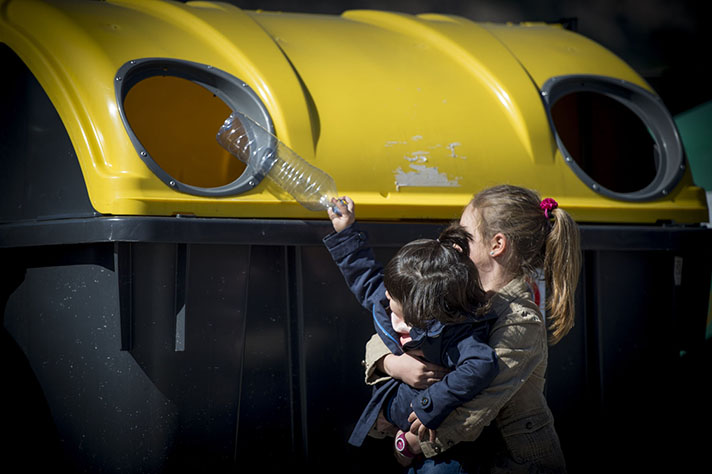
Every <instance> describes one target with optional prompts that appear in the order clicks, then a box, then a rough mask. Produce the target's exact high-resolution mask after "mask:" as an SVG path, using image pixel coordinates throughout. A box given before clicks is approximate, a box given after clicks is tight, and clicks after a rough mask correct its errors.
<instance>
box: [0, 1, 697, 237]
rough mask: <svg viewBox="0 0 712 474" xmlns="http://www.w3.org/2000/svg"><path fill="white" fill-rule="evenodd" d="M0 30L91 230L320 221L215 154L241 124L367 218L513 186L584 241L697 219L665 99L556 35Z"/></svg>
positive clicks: (75, 17) (103, 5)
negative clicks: (68, 168) (224, 221)
mask: <svg viewBox="0 0 712 474" xmlns="http://www.w3.org/2000/svg"><path fill="white" fill-rule="evenodd" d="M1 11H2V18H0V42H1V43H2V50H3V53H2V54H3V58H4V63H6V64H16V65H17V67H18V68H26V70H27V73H28V74H29V75H30V76H31V77H33V78H34V79H36V81H37V82H38V83H39V85H40V86H41V89H42V90H43V91H44V93H46V95H47V97H48V98H49V101H50V102H51V105H52V107H53V108H54V109H55V110H56V113H57V114H58V116H59V118H60V119H61V124H62V125H63V127H64V129H66V133H67V135H68V137H69V139H70V140H71V145H72V148H73V152H74V153H76V160H77V161H78V163H79V168H80V171H81V178H82V179H78V180H77V182H83V183H85V186H86V192H87V195H88V200H89V202H90V206H91V209H92V211H93V212H95V213H98V214H101V215H152V216H170V215H178V214H184V215H195V216H201V217H210V216H219V217H250V218H254V217H260V218H323V217H324V215H323V214H319V213H317V212H313V211H308V210H306V209H304V208H303V207H301V206H300V205H299V204H297V203H296V202H295V201H294V200H293V199H291V197H290V196H288V195H286V193H284V192H283V191H282V190H280V189H278V188H276V186H274V185H270V184H269V183H268V182H267V180H263V179H262V178H263V177H262V176H260V175H256V174H254V173H252V172H251V169H250V166H249V165H248V166H247V167H246V166H245V164H243V163H241V162H240V161H239V160H237V159H235V158H234V157H232V156H231V155H230V154H228V153H227V152H226V151H225V150H223V149H222V148H221V147H220V146H219V145H218V144H217V142H216V140H215V135H216V132H217V131H218V129H219V127H220V125H221V124H222V122H223V121H224V120H225V119H226V118H227V116H228V115H229V114H230V113H231V111H233V110H235V111H239V112H241V113H243V114H245V115H248V116H250V117H251V118H253V119H254V120H255V121H257V122H258V123H260V124H261V125H263V126H264V127H265V128H267V129H268V130H269V131H271V132H272V133H274V134H275V135H276V136H277V137H278V138H279V140H280V141H282V142H283V143H284V144H286V145H287V146H288V147H290V148H291V149H293V150H294V151H295V152H296V153H298V154H299V155H300V156H302V157H303V158H304V159H305V160H306V161H308V162H309V163H311V164H312V165H314V166H316V167H318V168H321V169H322V170H324V171H325V172H327V173H328V174H330V175H331V176H332V177H333V178H334V180H335V181H336V184H337V187H338V190H339V193H340V194H348V195H350V196H352V197H353V198H354V199H355V200H356V202H357V203H358V205H359V218H360V219H380V220H393V219H449V218H453V217H455V216H457V215H458V213H459V211H460V209H461V207H462V206H463V205H464V204H465V203H466V202H467V201H468V200H469V198H470V196H471V195H472V194H473V193H475V192H477V191H478V190H480V189H482V188H484V187H487V186H490V185H494V184H499V183H505V182H506V183H512V184H517V185H522V186H527V187H531V188H535V189H537V190H538V191H540V192H541V193H542V195H545V196H553V197H555V198H556V199H557V200H558V201H559V202H560V204H561V205H562V207H564V208H566V209H567V210H569V211H570V212H571V213H572V214H573V215H574V216H575V218H576V219H577V220H578V221H579V222H626V223H655V222H657V221H661V220H662V221H675V222H681V223H696V222H700V221H704V220H705V216H706V212H707V211H706V204H705V199H704V193H703V191H702V190H700V189H699V188H697V187H695V186H694V185H693V182H692V180H691V179H690V174H689V170H688V169H687V166H686V161H685V157H684V152H683V149H682V146H681V142H680V139H679V137H678V134H677V131H676V129H675V125H674V122H673V120H672V118H671V117H670V115H669V113H668V111H667V110H666V109H665V107H664V105H663V104H662V102H661V100H660V98H659V97H658V96H657V95H656V94H655V92H654V91H653V90H651V88H650V86H649V85H648V84H646V82H645V81H644V80H643V79H642V78H641V77H640V76H639V75H638V74H637V73H636V72H635V71H633V70H632V69H631V68H630V67H629V66H628V65H626V64H625V63H624V62H623V61H621V60H620V59H619V58H618V57H616V56H615V55H614V54H612V53H611V52H609V51H607V50H606V49H604V48H603V47H601V46H600V45H598V44H596V43H594V42H592V41H590V40H588V39H587V38H585V37H583V36H581V35H578V34H576V33H574V32H571V31H568V30H566V29H564V28H562V27H561V26H560V25H549V24H538V23H537V24H489V23H476V22H473V21H471V20H468V19H465V18H461V17H458V16H451V15H437V14H422V15H416V16H412V15H405V14H398V13H389V12H382V11H347V12H345V13H343V14H342V15H316V14H297V13H272V12H262V11H244V10H241V9H239V8H237V7H235V6H232V5H229V4H225V3H220V2H202V1H200V2H198V1H196V2H187V3H179V2H173V1H142V0H112V1H103V2H95V1H69V2H68V1H24V0H23V1H12V0H8V1H3V2H2V10H1ZM10 58H14V61H11V60H10ZM19 107H22V104H20V105H19ZM43 159H45V160H47V162H51V161H52V160H53V157H52V156H44V157H43ZM39 166H41V164H40V165H39ZM13 179H14V178H13ZM17 187H21V186H19V185H17ZM20 200H21V199H20V198H17V199H15V201H20ZM15 204H17V203H16V202H13V203H9V204H8V205H7V207H8V208H11V209H15V208H16V207H17V206H16V205H15ZM13 206H14V207H13ZM13 212H14V211H13ZM56 212H57V213H61V212H62V210H61V209H60V210H57V211H56ZM5 214H7V212H5ZM4 217H6V216H4ZM22 217H26V216H22ZM32 217H35V216H32Z"/></svg>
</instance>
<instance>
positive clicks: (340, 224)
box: [326, 196, 356, 232]
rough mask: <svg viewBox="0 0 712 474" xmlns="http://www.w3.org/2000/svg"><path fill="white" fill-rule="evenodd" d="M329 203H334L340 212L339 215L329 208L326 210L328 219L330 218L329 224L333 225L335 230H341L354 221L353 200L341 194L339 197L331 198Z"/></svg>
mask: <svg viewBox="0 0 712 474" xmlns="http://www.w3.org/2000/svg"><path fill="white" fill-rule="evenodd" d="M331 203H332V204H334V205H335V206H336V208H337V209H338V210H339V212H340V213H341V215H338V214H337V213H335V212H334V211H332V210H331V208H329V209H327V211H326V212H327V213H328V214H329V219H331V224H332V225H333V226H334V230H335V231H336V232H341V231H342V230H344V229H346V228H347V227H349V226H350V225H351V224H353V223H354V222H355V221H356V215H355V214H354V202H353V200H352V199H351V198H350V197H348V196H343V197H340V198H339V199H336V198H331Z"/></svg>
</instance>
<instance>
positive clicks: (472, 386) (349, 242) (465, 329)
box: [324, 224, 498, 446]
mask: <svg viewBox="0 0 712 474" xmlns="http://www.w3.org/2000/svg"><path fill="white" fill-rule="evenodd" d="M324 244H325V245H326V247H327V249H328V250H329V252H330V253H331V256H332V257H333V259H334V261H335V262H336V264H337V266H338V267H339V269H340V270H341V273H342V274H343V276H344V278H345V279H346V283H347V284H348V285H349V288H350V289H351V291H352V292H353V294H354V295H355V296H356V298H357V299H358V301H359V302H360V303H361V305H362V306H363V307H364V308H366V309H367V310H369V311H370V312H371V314H372V316H373V323H374V326H375V329H376V332H377V333H378V334H379V335H380V337H381V339H382V340H383V342H384V343H385V344H386V345H387V346H388V348H389V349H390V350H391V352H392V353H394V354H397V355H399V354H403V352H404V351H408V350H412V349H421V350H422V351H423V354H424V356H425V359H426V360H428V361H429V362H432V363H435V364H438V365H441V366H443V367H448V368H451V369H453V370H452V371H451V372H449V373H448V374H447V375H446V376H445V377H444V378H443V380H441V381H440V382H437V383H434V384H433V385H431V386H430V387H428V388H427V389H425V390H422V391H421V390H416V389H413V388H412V387H409V386H407V385H406V384H403V383H400V382H398V381H397V380H394V379H391V380H388V381H386V382H383V383H381V384H378V385H376V386H374V390H373V394H372V396H371V400H370V401H369V403H368V405H367V406H366V409H365V410H364V411H363V413H362V415H361V418H360V419H359V421H358V423H357V424H356V427H355V429H354V432H353V433H352V434H351V438H350V439H349V443H351V444H353V445H355V446H360V445H361V444H362V443H363V440H364V439H365V438H366V436H367V435H368V432H369V431H370V429H371V427H372V426H373V424H374V423H375V422H376V418H377V417H378V413H379V411H380V410H381V409H382V408H383V406H384V404H385V403H388V410H387V411H386V417H387V418H388V419H390V420H391V421H392V422H393V423H394V424H395V425H396V426H398V427H399V428H400V429H402V430H404V431H405V430H407V429H408V428H409V426H410V423H409V422H408V415H409V414H410V413H411V412H412V411H414V412H415V413H416V414H417V415H418V418H419V419H420V421H421V422H422V423H423V424H424V425H425V426H427V427H428V428H432V429H436V428H437V427H438V426H440V423H441V422H442V421H443V420H444V419H445V418H446V417H447V415H448V414H449V413H450V412H451V411H452V410H453V409H454V408H456V407H458V406H460V405H462V404H463V403H465V402H467V401H469V400H471V399H472V398H474V396H475V395H477V394H478V393H479V392H480V391H482V389H484V388H485V387H487V386H488V385H489V384H490V382H491V381H492V380H493V379H494V377H495V376H496V375H497V373H498V367H497V358H496V355H495V352H494V350H493V349H492V348H491V347H489V346H488V345H487V344H486V343H485V342H483V341H486V340H487V339H488V334H489V329H490V325H491V323H492V322H493V321H494V319H495V315H492V316H488V317H484V318H479V319H476V318H475V317H474V316H473V317H471V318H469V319H468V320H467V321H465V322H462V323H457V324H446V325H443V324H441V323H440V322H438V321H431V322H430V323H429V325H428V327H427V328H426V329H424V330H423V329H418V328H413V329H412V330H411V331H410V335H411V339H412V340H411V341H409V342H407V343H406V344H405V345H404V346H401V344H400V342H399V337H398V334H397V333H396V332H395V330H394V329H393V326H392V324H391V316H390V308H389V304H388V299H387V298H386V288H385V286H384V284H383V268H382V267H381V265H379V264H378V263H377V262H376V260H375V258H374V255H373V252H372V250H371V248H370V247H369V246H368V239H367V237H366V234H365V233H364V232H361V231H360V230H359V228H358V226H357V225H356V224H354V225H352V226H350V227H349V228H347V229H345V230H343V231H342V232H340V233H332V234H329V235H328V236H326V237H325V238H324Z"/></svg>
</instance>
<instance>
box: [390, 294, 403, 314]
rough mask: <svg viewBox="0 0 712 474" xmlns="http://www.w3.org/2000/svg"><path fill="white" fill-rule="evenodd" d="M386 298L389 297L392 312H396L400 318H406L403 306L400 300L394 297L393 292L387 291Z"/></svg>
mask: <svg viewBox="0 0 712 474" xmlns="http://www.w3.org/2000/svg"><path fill="white" fill-rule="evenodd" d="M386 298H388V304H389V306H390V308H391V313H393V314H395V315H396V316H397V317H399V318H400V319H404V318H403V308H402V307H401V304H400V303H399V302H398V300H396V299H395V298H392V297H391V294H390V293H388V291H386Z"/></svg>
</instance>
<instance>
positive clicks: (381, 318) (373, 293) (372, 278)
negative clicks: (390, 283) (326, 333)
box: [323, 224, 403, 354]
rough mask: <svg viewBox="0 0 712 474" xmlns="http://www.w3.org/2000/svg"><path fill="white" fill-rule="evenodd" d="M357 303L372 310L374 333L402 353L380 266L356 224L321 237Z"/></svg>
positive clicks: (394, 349) (392, 350)
mask: <svg viewBox="0 0 712 474" xmlns="http://www.w3.org/2000/svg"><path fill="white" fill-rule="evenodd" d="M323 241H324V245H326V248H327V250H328V251H329V253H330V254H331V257H332V258H333V259H334V262H335V263H336V266H337V267H339V270H340V271H341V274H342V275H343V276H344V279H345V280H346V284H347V285H348V286H349V289H350V290H351V292H352V293H353V294H354V296H356V299H357V300H358V302H359V303H360V304H361V306H363V307H364V308H366V309H367V310H368V311H370V312H371V314H372V315H373V323H374V326H375V329H376V332H377V333H378V335H379V336H380V337H381V339H382V340H383V342H384V343H385V344H386V346H388V348H389V349H390V350H391V352H393V353H394V354H402V353H403V350H402V348H401V345H400V342H398V341H399V340H398V334H396V332H395V331H394V330H393V325H392V324H391V317H390V313H389V312H388V311H386V306H387V305H388V300H387V298H386V287H385V286H384V284H383V267H382V266H381V265H380V264H379V263H378V262H377V261H376V259H375V256H374V255H373V250H371V247H370V246H369V245H368V238H367V236H366V233H365V232H362V231H361V230H360V229H359V228H358V226H357V225H356V224H354V225H352V226H350V227H348V228H346V229H344V230H343V231H341V232H338V233H336V232H333V233H331V234H329V235H327V236H326V237H324V239H323Z"/></svg>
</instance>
